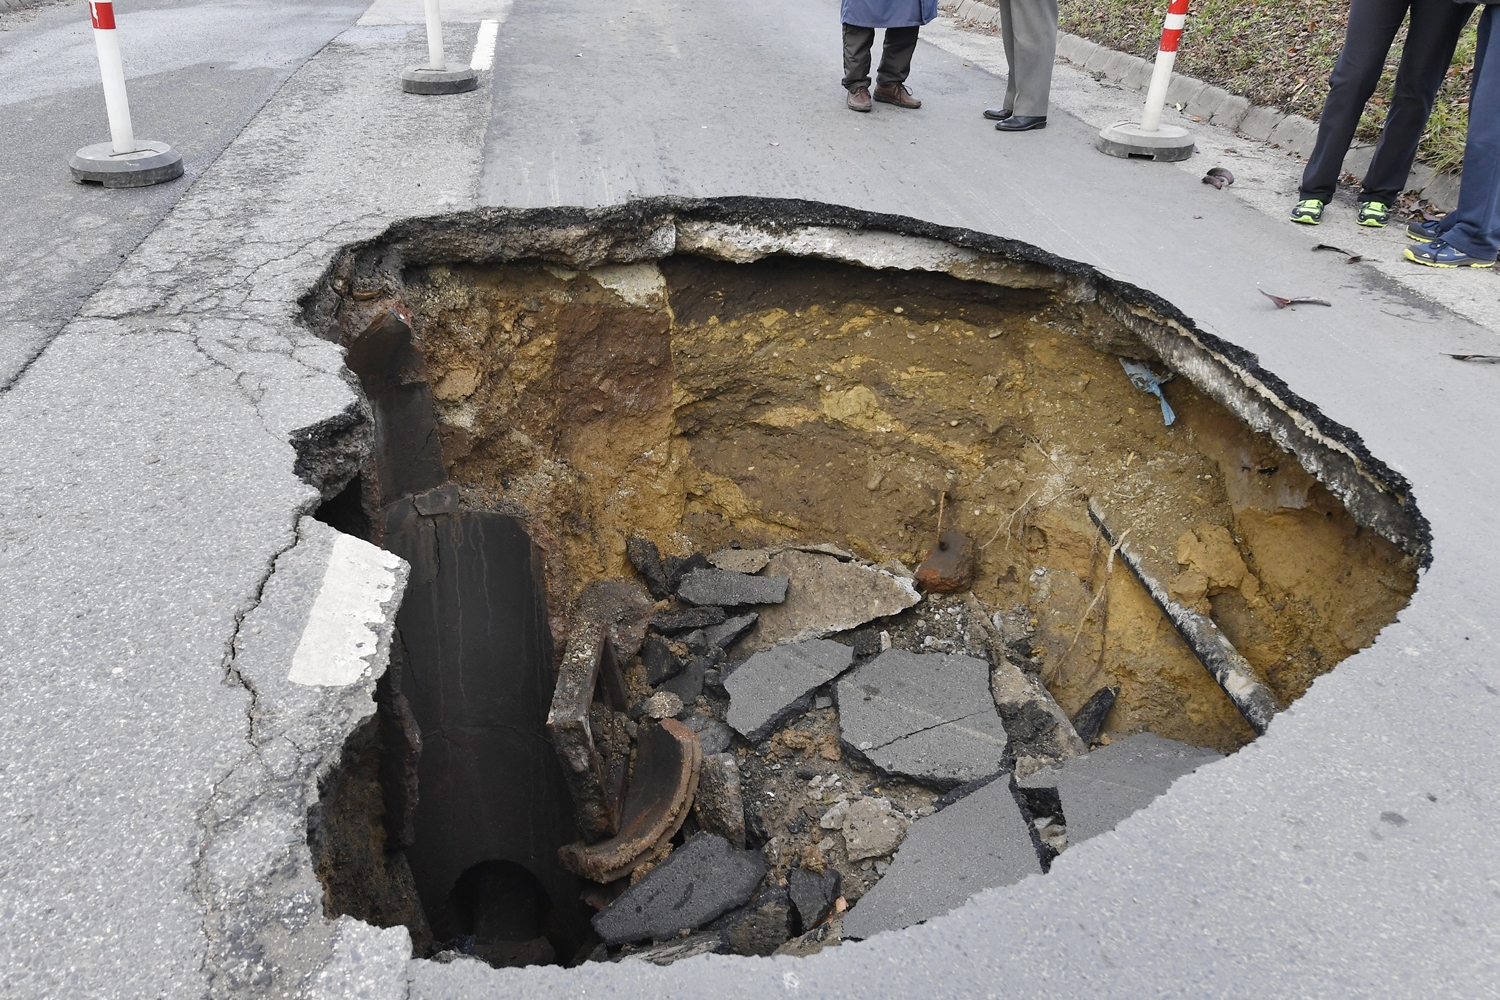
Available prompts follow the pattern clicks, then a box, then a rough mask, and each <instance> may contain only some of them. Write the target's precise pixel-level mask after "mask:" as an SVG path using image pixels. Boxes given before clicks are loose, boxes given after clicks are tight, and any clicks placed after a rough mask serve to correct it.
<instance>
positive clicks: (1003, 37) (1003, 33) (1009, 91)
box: [1000, 0, 1025, 113]
mask: <svg viewBox="0 0 1500 1000" xmlns="http://www.w3.org/2000/svg"><path fill="white" fill-rule="evenodd" d="M1022 2H1023V3H1024V2H1025V0H1022ZM1000 42H1001V44H1002V45H1004V46H1005V101H1004V103H1003V104H1002V105H1001V106H1002V107H1004V108H1005V109H1006V110H1008V111H1010V112H1012V113H1014V112H1015V107H1016V27H1015V20H1014V18H1013V17H1012V15H1011V9H1010V0H1000Z"/></svg>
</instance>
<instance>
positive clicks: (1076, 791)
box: [939, 733, 1223, 845]
mask: <svg viewBox="0 0 1500 1000" xmlns="http://www.w3.org/2000/svg"><path fill="white" fill-rule="evenodd" d="M1222 756H1223V755H1222V754H1220V753H1219V752H1217V751H1215V750H1206V749H1203V748H1201V747H1194V746H1189V745H1188V744H1186V743H1179V742H1177V741H1176V740H1169V739H1165V738H1163V737H1161V736H1157V735H1156V734H1155V733H1136V734H1135V735H1134V736H1127V737H1125V738H1124V739H1121V740H1116V741H1115V742H1114V743H1111V744H1110V745H1109V746H1107V747H1100V748H1099V749H1098V750H1095V751H1093V752H1092V753H1088V754H1084V755H1083V756H1081V757H1074V758H1073V759H1072V760H1070V761H1067V762H1066V763H1064V764H1059V765H1058V766H1056V767H1049V768H1045V769H1043V770H1040V771H1037V772H1035V773H1034V774H1030V775H1027V776H1026V777H1025V778H1023V779H1022V780H1021V786H1022V787H1023V788H1056V789H1057V791H1058V795H1059V796H1060V797H1061V799H1062V813H1063V819H1064V821H1065V822H1066V824H1067V828H1068V843H1069V844H1070V845H1071V844H1077V843H1080V842H1082V841H1085V840H1087V839H1089V838H1090V837H1096V836H1098V835H1099V834H1101V833H1106V832H1108V831H1110V830H1113V829H1114V828H1115V827H1116V826H1117V825H1118V824H1119V823H1121V822H1122V821H1123V820H1124V819H1125V818H1126V817H1128V816H1130V815H1131V814H1132V813H1134V812H1136V811H1137V810H1140V809H1144V808H1145V807H1146V806H1148V805H1150V804H1151V801H1152V800H1153V799H1155V798H1156V797H1157V796H1158V795H1161V794H1162V793H1163V792H1165V791H1166V790H1167V789H1168V788H1170V787H1171V786H1172V782H1174V781H1176V780H1177V779H1178V778H1180V777H1182V776H1183V775H1184V774H1190V773H1191V772H1193V771H1196V770H1197V769H1198V768H1200V767H1202V766H1203V765H1204V764H1211V763H1213V762H1214V761H1216V760H1218V759H1220V758H1221V757H1222ZM954 808H957V807H956V806H955V807H954ZM950 811H951V810H946V809H945V810H944V812H950ZM939 815H942V814H941V813H939Z"/></svg>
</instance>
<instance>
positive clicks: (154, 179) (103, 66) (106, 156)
mask: <svg viewBox="0 0 1500 1000" xmlns="http://www.w3.org/2000/svg"><path fill="white" fill-rule="evenodd" d="M89 17H90V19H91V20H92V21H93V25H94V47H95V48H96V49H97V50H98V52H99V75H100V77H101V78H102V79H103V81H104V107H105V111H106V112H107V113H108V115H109V142H101V143H96V144H95V145H92V146H85V147H83V148H82V149H80V150H79V151H78V152H76V153H74V154H73V158H72V159H71V160H70V161H69V162H68V166H69V168H70V169H71V170H72V172H73V179H74V180H75V181H78V182H79V183H83V182H86V181H92V182H94V183H97V184H103V185H104V186H105V187H147V186H149V185H151V184H160V183H161V182H162V181H169V180H172V179H173V178H176V177H181V176H182V154H181V153H179V152H177V151H176V150H175V149H173V148H172V147H171V146H168V145H167V144H166V143H164V142H150V141H144V140H143V141H138V140H137V139H136V137H135V129H134V128H132V126H131V124H130V100H129V99H128V98H127V97H126V94H125V64H124V62H123V60H121V58H120V39H119V36H118V35H117V34H116V33H115V5H114V3H113V2H111V0H90V3H89Z"/></svg>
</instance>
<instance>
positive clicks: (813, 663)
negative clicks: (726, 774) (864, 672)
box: [724, 639, 854, 743]
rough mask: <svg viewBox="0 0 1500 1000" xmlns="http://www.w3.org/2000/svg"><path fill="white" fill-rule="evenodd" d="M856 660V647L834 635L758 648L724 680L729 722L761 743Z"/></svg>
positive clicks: (752, 740) (751, 739) (753, 740)
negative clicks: (815, 692) (785, 644)
mask: <svg viewBox="0 0 1500 1000" xmlns="http://www.w3.org/2000/svg"><path fill="white" fill-rule="evenodd" d="M853 662H854V650H852V649H850V648H849V647H848V646H845V645H843V644H842V643H837V642H834V641H832V640H831V639H810V640H808V641H807V642H799V643H794V644H792V645H788V646H776V647H774V648H772V649H767V650H764V651H762V652H759V653H756V654H755V655H754V656H752V657H750V659H748V660H746V661H745V662H744V663H742V664H740V666H739V668H738V669H736V670H735V671H734V673H732V674H730V675H729V677H728V679H726V680H725V681H724V687H725V689H726V690H727V691H728V692H729V719H728V721H729V724H730V725H731V726H733V727H734V728H735V729H736V730H738V731H739V732H740V733H741V734H742V735H744V736H745V737H746V738H748V739H749V740H750V741H751V742H752V743H759V742H760V741H761V740H763V739H765V738H766V737H767V736H769V735H771V731H772V730H773V729H775V728H776V726H777V725H779V724H780V723H781V722H782V721H783V720H785V719H787V718H789V717H790V716H792V715H794V714H795V713H797V712H799V711H801V710H802V709H803V708H804V707H806V705H807V703H808V702H809V701H810V700H811V698H812V692H813V691H814V690H815V689H817V688H819V687H822V686H823V685H824V684H827V683H828V682H829V681H831V680H833V679H834V678H835V677H837V676H838V675H839V674H841V673H843V672H844V671H845V670H847V669H848V668H849V665H850V664H851V663H853Z"/></svg>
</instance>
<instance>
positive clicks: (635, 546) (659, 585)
mask: <svg viewBox="0 0 1500 1000" xmlns="http://www.w3.org/2000/svg"><path fill="white" fill-rule="evenodd" d="M625 556H626V558H628V559H629V560H630V565H632V566H634V567H635V571H636V572H637V573H639V574H641V579H643V580H645V581H646V589H648V590H650V591H651V596H652V597H654V598H656V600H658V601H664V600H666V599H667V598H668V597H671V596H672V583H671V581H670V580H669V579H668V578H667V570H666V567H665V566H663V565H662V561H661V551H660V550H659V549H657V547H656V543H655V542H653V541H650V540H648V539H645V538H634V537H632V538H627V539H625Z"/></svg>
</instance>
